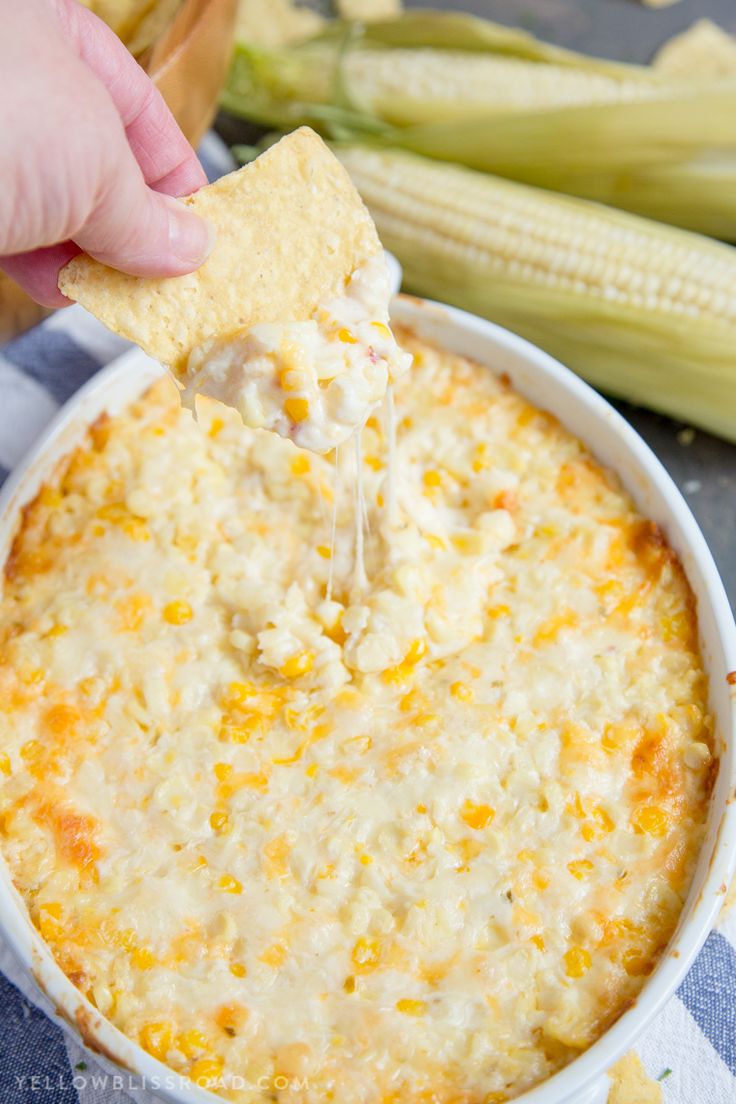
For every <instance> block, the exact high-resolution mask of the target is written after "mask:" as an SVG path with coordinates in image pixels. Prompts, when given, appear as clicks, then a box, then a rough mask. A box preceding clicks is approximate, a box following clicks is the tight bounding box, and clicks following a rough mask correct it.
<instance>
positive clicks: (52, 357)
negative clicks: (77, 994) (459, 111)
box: [0, 136, 736, 1104]
mask: <svg viewBox="0 0 736 1104" xmlns="http://www.w3.org/2000/svg"><path fill="white" fill-rule="evenodd" d="M200 156H201V157H202V161H203V163H204V164H205V168H206V169H207V171H208V175H209V176H210V177H211V178H214V177H216V176H217V175H219V174H220V173H221V172H222V171H224V170H225V169H227V168H229V167H230V166H229V163H228V155H227V153H226V151H225V149H224V147H223V146H222V145H221V143H219V140H218V139H216V138H214V137H213V136H209V137H208V138H207V139H206V140H205V143H204V144H203V147H202V148H201V150H200ZM126 347H127V343H126V342H124V341H122V340H121V339H120V338H117V337H115V336H114V335H112V334H110V333H108V332H107V331H106V330H105V329H104V328H103V327H102V326H101V325H100V324H99V323H97V322H96V321H95V320H94V319H93V318H91V317H90V316H89V315H87V314H86V313H85V312H84V311H82V310H81V308H79V307H70V308H69V309H67V310H64V311H60V312H59V313H58V314H56V315H54V316H52V317H51V318H49V319H47V320H46V321H45V322H43V323H42V324H41V325H39V326H37V327H36V328H35V329H33V330H31V331H30V332H29V333H26V334H24V335H23V336H21V337H18V338H16V339H15V340H13V341H11V342H9V343H8V344H7V345H5V346H4V347H3V348H2V349H0V483H2V482H3V480H4V479H5V478H6V477H7V475H8V472H9V471H10V470H11V469H12V468H13V466H14V465H15V464H16V463H17V462H18V461H19V460H20V459H21V457H22V456H23V455H24V453H25V452H26V450H27V449H28V448H29V447H30V445H31V444H32V443H33V441H34V439H35V438H36V436H37V435H38V433H39V432H40V431H41V430H42V429H43V427H44V426H45V425H46V423H47V422H48V421H49V419H50V418H51V417H52V415H53V414H54V413H55V412H56V410H57V409H58V408H59V406H60V405H61V404H62V403H64V402H65V401H66V400H67V399H68V398H69V397H70V396H71V395H73V394H74V392H75V391H76V390H77V388H78V387H79V386H80V385H81V384H83V383H84V382H85V381H86V380H87V379H89V377H90V376H91V375H92V374H93V373H94V372H96V371H97V370H98V369H99V368H100V367H101V366H102V365H104V364H107V363H108V362H109V361H110V360H112V359H113V358H114V357H115V356H118V355H119V354H120V353H121V352H123V351H124V349H125V348H126ZM0 971H1V973H0V1104H126V1102H127V1101H129V1100H130V1099H131V1098H133V1099H135V1100H136V1101H140V1102H141V1104H143V1102H144V1101H148V1100H150V1097H149V1096H148V1094H146V1093H145V1092H142V1091H140V1090H136V1089H135V1088H133V1087H131V1086H130V1084H129V1082H128V1078H127V1075H124V1074H120V1076H119V1078H118V1079H117V1081H116V1080H115V1078H114V1077H113V1076H112V1075H111V1074H109V1073H106V1072H104V1071H102V1070H101V1069H100V1068H99V1067H97V1066H96V1065H95V1062H94V1059H93V1058H91V1057H90V1055H89V1054H87V1053H86V1052H85V1051H83V1050H82V1048H81V1047H80V1046H79V1044H78V1043H77V1042H76V1041H75V1040H74V1039H72V1038H71V1037H69V1036H67V1035H66V1034H64V1033H63V1032H62V1031H61V1029H60V1028H59V1027H57V1026H56V1024H55V1023H53V1022H52V1021H51V1020H50V1019H48V1017H47V1015H46V1012H47V1011H49V1008H48V1005H47V1003H46V1002H45V1001H44V999H43V998H42V997H41V996H40V994H39V993H38V991H37V990H36V989H35V987H34V985H33V983H32V982H31V981H30V979H29V978H28V976H26V975H25V974H23V972H22V971H21V970H19V969H18V966H17V964H16V963H15V961H14V960H13V959H12V957H11V955H10V952H9V951H8V950H7V949H6V948H5V947H3V946H2V944H1V943H0ZM637 1049H638V1051H639V1054H640V1056H641V1058H642V1060H643V1062H644V1065H645V1067H646V1069H647V1072H648V1073H649V1074H650V1076H652V1077H655V1078H660V1077H661V1078H662V1088H663V1092H664V1099H665V1101H666V1104H736V907H734V909H732V910H731V913H730V914H729V915H727V916H725V917H724V918H723V919H722V921H721V923H720V925H719V927H718V930H717V931H715V932H713V933H712V935H711V936H710V938H709V939H708V941H707V943H706V945H705V947H704V948H703V950H702V952H701V954H700V956H699V958H698V959H697V961H696V963H695V965H694V967H693V969H692V970H691V971H690V973H689V975H688V976H687V978H686V979H685V981H684V982H683V984H682V986H681V987H680V990H679V992H678V994H677V996H676V997H674V998H673V999H672V1000H671V1001H670V1003H669V1004H668V1005H667V1007H666V1008H665V1009H664V1011H663V1013H662V1014H661V1015H660V1016H659V1018H658V1019H657V1020H656V1022H655V1023H654V1025H653V1026H652V1027H651V1028H650V1029H649V1031H648V1032H647V1033H646V1035H645V1036H644V1037H643V1039H642V1040H641V1042H640V1044H639V1046H638V1048H637ZM632 1104H634V1102H632Z"/></svg>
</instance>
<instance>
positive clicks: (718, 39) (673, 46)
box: [652, 19, 736, 78]
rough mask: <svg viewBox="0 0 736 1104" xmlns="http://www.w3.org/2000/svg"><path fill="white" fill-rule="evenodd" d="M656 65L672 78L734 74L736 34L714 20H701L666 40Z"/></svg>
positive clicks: (656, 58)
mask: <svg viewBox="0 0 736 1104" xmlns="http://www.w3.org/2000/svg"><path fill="white" fill-rule="evenodd" d="M652 64H653V66H654V68H655V69H658V70H659V72H660V73H666V74H667V75H668V76H671V77H696V78H697V77H704V78H709V77H733V76H736V37H734V35H730V34H728V32H727V31H724V30H722V29H721V28H720V27H719V26H718V25H717V24H716V23H713V22H711V20H710V19H698V20H697V21H696V22H695V23H693V25H692V27H690V28H689V30H687V31H683V33H682V34H679V35H675V37H674V38H671V39H669V41H668V42H665V44H664V46H662V47H661V48H660V49H659V50H658V51H657V53H656V54H655V56H654V60H653V62H652Z"/></svg>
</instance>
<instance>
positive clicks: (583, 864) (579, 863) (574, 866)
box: [567, 859, 593, 882]
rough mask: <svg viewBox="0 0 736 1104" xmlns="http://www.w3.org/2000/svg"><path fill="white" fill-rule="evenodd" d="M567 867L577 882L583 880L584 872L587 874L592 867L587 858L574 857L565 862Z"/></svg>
mask: <svg viewBox="0 0 736 1104" xmlns="http://www.w3.org/2000/svg"><path fill="white" fill-rule="evenodd" d="M567 869H568V870H569V871H570V873H571V874H572V876H573V878H577V880H578V881H579V882H581V881H582V880H583V878H584V877H585V875H586V874H589V873H590V871H591V870H592V869H593V864H592V862H589V861H588V859H575V860H574V861H573V862H569V863H568V864H567Z"/></svg>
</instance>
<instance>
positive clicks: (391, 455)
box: [386, 384, 396, 529]
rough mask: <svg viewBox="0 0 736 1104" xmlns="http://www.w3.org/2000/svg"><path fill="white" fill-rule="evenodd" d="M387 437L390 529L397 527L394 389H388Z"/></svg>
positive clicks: (387, 498) (387, 494) (389, 386)
mask: <svg viewBox="0 0 736 1104" xmlns="http://www.w3.org/2000/svg"><path fill="white" fill-rule="evenodd" d="M386 437H387V438H388V472H387V475H386V520H387V522H388V526H389V529H393V527H394V526H395V525H396V408H395V406H394V389H393V385H392V384H389V385H388V387H387V388H386Z"/></svg>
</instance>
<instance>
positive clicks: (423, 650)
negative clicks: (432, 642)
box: [403, 640, 427, 667]
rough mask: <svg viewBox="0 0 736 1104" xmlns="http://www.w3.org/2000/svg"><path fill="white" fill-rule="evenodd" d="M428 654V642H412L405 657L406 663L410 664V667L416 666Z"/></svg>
mask: <svg viewBox="0 0 736 1104" xmlns="http://www.w3.org/2000/svg"><path fill="white" fill-rule="evenodd" d="M426 654H427V642H426V640H412V642H411V644H410V645H409V651H408V652H407V653H406V655H405V656H404V660H403V661H404V663H408V664H409V665H410V666H412V667H413V666H414V664H415V663H418V662H419V660H420V659H423V657H424V656H425V655H426Z"/></svg>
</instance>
